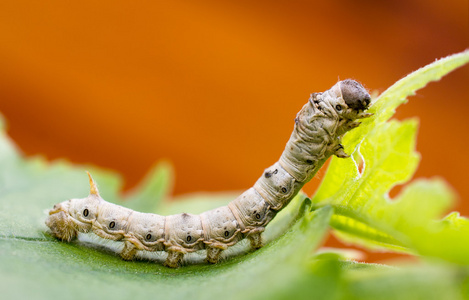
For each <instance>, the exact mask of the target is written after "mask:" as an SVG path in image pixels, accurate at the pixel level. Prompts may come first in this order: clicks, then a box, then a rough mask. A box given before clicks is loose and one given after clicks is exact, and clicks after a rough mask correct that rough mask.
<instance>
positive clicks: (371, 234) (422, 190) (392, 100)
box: [313, 51, 469, 264]
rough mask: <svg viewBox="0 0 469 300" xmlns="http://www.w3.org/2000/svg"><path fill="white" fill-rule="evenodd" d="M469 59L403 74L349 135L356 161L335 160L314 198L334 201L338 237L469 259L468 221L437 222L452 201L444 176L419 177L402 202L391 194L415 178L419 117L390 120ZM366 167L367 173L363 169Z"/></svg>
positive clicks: (333, 222)
mask: <svg viewBox="0 0 469 300" xmlns="http://www.w3.org/2000/svg"><path fill="white" fill-rule="evenodd" d="M467 62H469V51H465V52H463V53H459V54H456V55H452V56H449V57H447V58H444V59H441V60H439V61H436V62H434V63H432V64H430V65H428V66H426V67H424V68H422V69H420V70H417V71H416V72H414V73H412V74H410V75H408V76H407V77H405V78H403V79H401V80H400V81H398V82H397V83H396V84H394V85H393V86H392V87H390V88H389V89H388V90H387V91H385V92H384V93H383V94H382V95H381V96H380V97H379V98H378V99H377V100H376V101H374V104H373V107H372V108H371V109H370V111H371V112H373V113H374V116H373V117H371V118H369V119H367V120H365V121H364V122H363V124H362V126H360V127H359V128H358V129H357V130H354V131H352V132H351V133H350V135H347V136H346V137H345V138H344V143H345V145H346V149H354V150H355V151H354V153H353V155H352V159H348V160H344V159H337V158H335V157H334V158H333V159H332V161H331V163H330V165H329V169H328V172H327V174H326V176H325V178H324V180H323V182H322V183H321V186H320V188H319V190H318V191H317V192H316V194H315V196H314V198H313V203H314V204H315V205H317V206H323V205H332V206H333V207H334V208H335V210H334V211H335V214H334V215H333V216H332V219H331V225H332V227H333V228H335V229H336V235H337V236H338V237H339V238H340V239H342V240H344V241H346V242H348V243H355V244H359V245H362V246H365V247H368V248H371V249H388V250H394V251H405V252H410V253H418V254H420V255H425V256H432V257H438V258H442V259H445V260H448V261H452V262H457V263H462V264H468V263H469V256H468V255H467V253H469V235H468V233H469V226H468V222H467V220H465V219H462V218H457V217H451V218H447V219H446V220H445V221H443V222H438V221H437V219H438V218H441V217H442V216H443V215H444V214H446V212H447V211H448V209H449V208H450V207H451V205H452V204H453V201H454V198H455V196H454V193H453V191H452V190H451V188H449V187H448V185H447V184H446V183H445V182H444V181H443V180H441V179H438V178H435V179H425V180H424V179H421V180H418V181H414V182H413V183H411V184H409V185H407V186H406V187H405V188H404V189H403V191H402V192H401V194H400V195H399V196H398V197H396V199H390V198H389V196H388V193H389V191H390V190H391V189H392V188H393V187H395V186H396V185H399V184H404V183H407V182H408V181H409V180H410V178H411V177H412V176H413V174H414V172H415V170H416V168H417V165H418V162H419V154H418V153H417V152H416V151H415V143H416V132H417V121H415V120H408V121H403V122H399V121H387V119H389V118H390V117H391V116H392V115H393V114H394V111H395V108H396V107H397V106H398V105H400V104H401V103H403V102H404V101H405V100H406V97H408V96H409V95H413V94H414V93H415V91H416V90H417V89H419V88H421V87H424V86H425V85H426V84H427V83H428V82H430V81H434V80H438V79H440V78H441V77H442V76H444V75H445V74H447V73H449V72H451V71H452V70H454V69H455V68H457V67H460V66H462V65H463V64H465V63H467ZM360 169H361V170H360Z"/></svg>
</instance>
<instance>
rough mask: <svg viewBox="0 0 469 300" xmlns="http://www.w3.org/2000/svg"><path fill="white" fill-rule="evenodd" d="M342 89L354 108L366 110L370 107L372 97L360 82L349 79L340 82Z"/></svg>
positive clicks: (345, 99) (347, 102)
mask: <svg viewBox="0 0 469 300" xmlns="http://www.w3.org/2000/svg"><path fill="white" fill-rule="evenodd" d="M340 89H341V91H342V96H343V98H344V101H345V103H346V104H347V106H348V107H350V108H352V109H354V110H365V109H367V108H368V105H369V104H370V102H371V97H370V94H368V92H367V91H366V90H365V88H364V87H363V86H362V85H361V84H360V83H358V82H356V81H355V80H351V79H347V80H344V81H342V82H341V83H340Z"/></svg>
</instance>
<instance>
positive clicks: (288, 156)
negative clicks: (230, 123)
mask: <svg viewBox="0 0 469 300" xmlns="http://www.w3.org/2000/svg"><path fill="white" fill-rule="evenodd" d="M370 102H371V98H370V95H369V94H368V92H367V91H366V90H365V88H364V87H363V86H362V85H361V84H360V83H358V82H356V81H354V80H350V79H349V80H344V81H339V82H338V83H336V84H335V85H334V86H333V87H332V88H331V89H329V90H327V91H325V92H323V93H313V94H311V96H310V98H309V101H308V103H306V104H305V105H304V106H303V108H302V109H301V110H300V112H299V113H298V114H297V116H296V118H295V125H294V130H293V133H292V134H291V137H290V140H289V141H288V142H287V145H286V147H285V150H284V151H283V153H282V155H281V157H280V160H279V161H278V162H276V163H275V164H273V165H272V166H271V167H269V168H267V169H266V170H265V171H264V173H263V174H262V176H261V177H260V178H259V179H258V180H257V182H256V183H255V184H254V186H253V187H251V188H250V189H248V190H247V191H245V192H244V193H243V194H241V195H240V196H239V197H238V198H236V199H235V200H233V201H231V202H230V203H229V204H228V205H227V206H222V207H219V208H216V209H213V210H210V211H206V212H204V213H202V214H200V215H193V214H187V213H183V214H178V215H170V216H161V215H157V214H152V213H141V212H136V211H133V210H131V209H128V208H125V207H122V206H119V205H116V204H112V203H109V202H106V201H105V200H103V199H102V198H101V196H100V195H99V192H98V188H97V186H96V184H95V182H94V181H93V179H92V177H91V175H90V174H89V173H88V175H89V181H90V194H89V196H88V197H86V198H83V199H71V200H68V201H64V202H61V203H59V204H56V205H54V208H53V209H52V210H50V212H49V216H48V218H47V220H46V225H47V226H48V227H49V228H50V230H51V232H52V235H54V236H55V237H57V238H58V239H60V240H63V241H67V242H68V241H71V240H72V239H74V238H76V237H77V235H78V233H79V232H83V233H86V232H94V233H95V234H96V235H98V236H99V237H101V238H104V239H109V240H115V241H123V242H124V247H123V249H122V251H121V253H120V255H121V257H122V258H123V259H125V260H131V259H133V258H134V257H135V255H136V254H137V252H138V251H141V250H145V251H166V252H167V258H166V260H165V265H166V266H168V267H171V268H176V267H178V266H179V265H180V264H181V261H182V259H183V257H184V255H185V254H186V253H190V252H194V251H199V250H203V249H206V252H207V257H206V260H207V262H209V263H217V262H218V261H219V258H220V254H221V253H222V251H223V250H226V249H227V248H228V247H230V246H233V245H234V244H236V243H237V242H239V241H240V240H242V239H244V238H248V239H249V241H250V244H251V247H252V248H253V249H257V248H260V247H262V238H261V234H262V232H263V231H264V230H265V227H266V226H267V224H268V223H269V222H270V221H271V220H272V219H273V218H274V217H275V215H276V214H277V213H278V212H279V211H280V210H281V209H282V208H284V207H285V206H286V205H287V204H288V203H289V202H290V201H291V200H292V199H293V197H294V196H295V195H296V194H297V193H298V192H299V191H300V189H301V188H302V187H303V185H304V184H305V183H306V182H308V181H309V180H310V179H311V178H312V177H313V176H314V174H316V172H317V171H318V170H319V168H320V167H321V166H322V165H323V164H324V162H325V161H326V160H327V159H328V158H329V157H330V156H331V155H336V156H338V157H341V158H346V157H348V155H347V154H346V153H345V152H344V150H343V146H342V145H341V144H340V140H341V138H342V136H343V135H344V134H345V133H346V132H347V131H349V130H351V129H353V128H355V127H357V126H359V124H360V123H359V122H357V120H358V119H362V118H366V117H368V116H370V115H371V114H369V113H366V112H365V111H366V110H367V109H368V106H369V105H370Z"/></svg>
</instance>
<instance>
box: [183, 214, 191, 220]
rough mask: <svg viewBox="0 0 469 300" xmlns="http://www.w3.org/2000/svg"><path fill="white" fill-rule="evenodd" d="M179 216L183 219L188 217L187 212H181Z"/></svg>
mask: <svg viewBox="0 0 469 300" xmlns="http://www.w3.org/2000/svg"><path fill="white" fill-rule="evenodd" d="M181 217H182V218H183V219H187V218H189V217H190V216H189V214H187V213H182V214H181Z"/></svg>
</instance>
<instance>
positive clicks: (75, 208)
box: [46, 173, 101, 241]
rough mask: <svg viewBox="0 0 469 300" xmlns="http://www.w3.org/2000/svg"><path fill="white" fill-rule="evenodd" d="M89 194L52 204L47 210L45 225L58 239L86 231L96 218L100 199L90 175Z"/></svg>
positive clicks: (71, 237)
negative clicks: (47, 215)
mask: <svg viewBox="0 0 469 300" xmlns="http://www.w3.org/2000/svg"><path fill="white" fill-rule="evenodd" d="M88 176H89V180H90V195H89V196H88V197H86V198H83V199H70V200H67V201H64V202H61V203H58V204H56V205H54V207H53V208H52V209H51V210H50V211H49V217H48V218H47V219H46V225H47V226H48V227H49V228H50V230H51V232H52V234H53V235H54V236H55V237H57V238H58V239H61V240H64V241H71V240H72V239H74V238H75V237H76V236H77V234H78V232H88V231H90V230H91V226H92V223H93V221H94V220H96V215H97V210H98V204H99V202H100V201H101V197H100V196H99V192H98V188H97V187H96V184H95V183H94V181H93V179H92V178H91V175H90V174H89V173H88Z"/></svg>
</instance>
